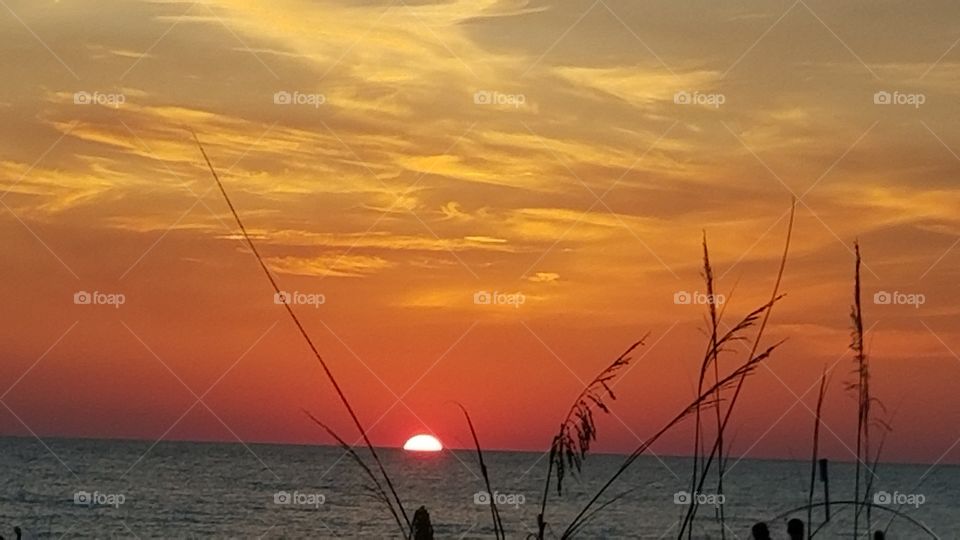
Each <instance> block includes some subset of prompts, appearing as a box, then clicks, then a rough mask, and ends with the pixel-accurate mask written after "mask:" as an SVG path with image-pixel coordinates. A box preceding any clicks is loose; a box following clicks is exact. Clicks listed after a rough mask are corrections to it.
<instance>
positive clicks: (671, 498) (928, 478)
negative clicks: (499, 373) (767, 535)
mask: <svg viewBox="0 0 960 540" xmlns="http://www.w3.org/2000/svg"><path fill="white" fill-rule="evenodd" d="M359 451H360V452H361V454H363V453H364V452H365V450H362V449H361V450H359ZM380 452H381V454H382V457H383V459H384V462H385V465H386V467H387V470H388V471H390V472H391V474H392V476H393V478H394V482H395V484H396V487H397V490H398V492H399V493H400V496H401V498H402V500H403V501H404V505H405V507H406V509H407V512H408V513H410V515H411V517H412V514H413V511H414V510H415V509H416V508H418V507H419V506H420V505H423V506H425V507H426V508H427V509H428V510H429V512H430V516H431V520H432V522H433V527H434V531H435V534H436V536H437V537H438V538H491V537H493V529H492V526H491V522H490V511H489V507H488V506H486V505H485V504H484V503H485V502H486V500H487V498H488V497H489V495H488V494H486V492H485V491H484V484H483V481H482V477H481V476H480V474H479V466H478V465H477V462H476V457H475V454H474V453H473V452H471V451H460V450H457V451H444V452H442V453H439V454H411V453H406V452H403V451H400V450H395V449H382V450H380ZM485 458H486V461H487V466H488V469H489V471H490V475H491V480H492V482H493V488H494V492H495V493H494V495H493V496H494V497H495V498H496V500H497V501H498V503H499V508H500V513H501V517H502V520H503V524H504V527H505V528H506V530H507V533H508V537H509V538H525V537H526V536H527V535H528V534H531V533H534V532H535V530H536V516H537V513H538V511H539V504H540V499H541V496H542V492H543V479H544V475H545V474H546V467H545V466H546V459H547V458H546V456H544V455H543V454H539V453H531V452H493V451H491V452H487V453H486V454H485ZM622 459H623V458H622V456H617V455H609V454H601V455H591V456H588V458H587V460H586V462H585V465H584V471H583V475H581V476H580V477H578V478H574V477H570V476H568V478H567V480H566V482H565V484H566V486H567V488H568V489H567V490H565V492H564V494H563V496H562V497H557V495H556V493H555V492H552V493H551V494H550V498H549V503H548V507H547V521H548V523H550V525H551V527H550V530H552V532H553V533H554V534H555V535H557V536H559V533H560V532H561V531H562V530H563V529H564V527H565V526H566V525H567V524H568V523H569V522H570V520H571V518H572V517H573V516H574V515H576V513H577V512H578V511H579V509H580V508H582V506H583V504H584V502H585V501H586V500H587V499H588V498H589V496H590V495H591V494H592V493H593V492H594V491H595V490H596V488H597V487H598V486H599V485H600V484H601V483H602V482H603V481H604V480H606V479H607V478H608V477H609V476H610V474H611V473H612V472H613V471H614V470H615V469H616V467H617V466H618V465H619V464H620V463H621V461H622ZM0 470H2V471H3V474H2V476H0V479H2V482H0V535H3V536H5V537H7V538H12V537H13V532H12V531H13V526H14V525H19V526H20V527H22V528H23V529H24V530H26V531H27V532H28V533H29V534H30V535H33V536H36V537H44V538H46V537H55V538H61V537H66V538H113V537H120V538H207V537H216V538H329V537H348V538H349V537H361V536H363V537H373V538H387V537H397V536H398V534H397V527H396V524H395V523H394V522H393V521H392V518H391V517H390V515H389V513H388V512H387V511H386V510H385V509H384V507H383V506H382V505H381V504H380V503H379V502H378V501H377V500H375V499H374V498H373V497H372V496H371V492H370V491H369V490H368V489H367V487H366V479H365V477H364V476H363V475H362V474H361V473H360V470H359V468H358V466H357V465H356V464H355V463H354V462H353V461H351V460H350V459H349V458H348V457H344V452H343V451H342V450H341V449H340V448H337V447H326V446H288V445H265V444H252V445H243V444H239V443H238V444H221V443H192V442H160V443H157V444H156V445H154V444H153V443H151V442H141V441H113V440H110V441H107V440H88V439H45V440H44V441H43V442H41V441H39V440H38V439H31V438H0ZM690 470H691V460H690V459H688V458H675V457H663V458H657V457H653V456H644V457H642V458H641V459H640V460H638V461H637V462H636V463H635V464H634V468H633V469H631V470H630V472H629V473H628V474H627V475H625V476H624V477H622V478H621V479H620V481H619V482H618V484H616V489H613V490H612V491H611V492H610V493H611V494H618V493H621V492H622V491H625V490H628V489H631V488H636V489H635V490H634V491H631V492H630V493H629V494H627V495H626V496H625V497H623V498H622V499H620V500H619V501H618V502H616V503H614V504H613V505H611V506H609V507H608V508H607V509H606V510H604V511H603V512H602V513H601V514H599V515H598V516H597V518H596V519H595V520H593V521H592V522H590V523H589V524H588V525H587V526H586V527H584V528H583V529H582V530H581V532H580V534H579V537H581V538H675V537H676V536H677V532H678V528H677V527H678V522H679V521H680V519H681V518H682V516H683V513H684V511H685V510H686V506H685V505H684V504H683V503H684V501H685V500H688V499H687V497H690V495H688V494H687V493H685V492H688V491H689V490H690V487H689V475H690ZM853 471H854V467H853V465H852V464H849V463H832V464H831V470H830V485H831V499H832V500H833V501H843V500H850V499H853V495H852V490H853V482H852V479H853V477H854V472H853ZM809 474H810V464H809V463H808V462H802V461H769V460H755V459H744V460H741V461H736V460H734V459H731V461H730V464H729V466H728V475H727V477H726V478H725V486H724V493H723V496H722V498H721V497H720V496H719V494H717V493H713V492H710V490H712V489H714V488H713V482H711V483H710V484H711V485H710V487H708V488H707V489H705V490H704V493H701V494H698V495H697V496H698V497H699V498H700V500H701V501H702V502H703V506H702V507H701V511H700V514H699V516H700V517H699V519H698V521H697V524H696V528H695V530H694V537H696V538H720V537H721V535H720V525H719V523H718V521H717V520H716V519H715V515H716V513H717V509H718V508H719V507H720V506H721V505H722V507H723V511H724V514H725V517H726V527H727V528H726V531H725V532H726V538H729V539H735V538H744V539H748V538H750V527H751V525H752V524H753V523H754V522H756V521H767V522H768V523H769V526H770V529H771V531H772V533H773V538H775V539H776V538H786V533H785V521H786V518H785V517H778V516H779V515H780V514H782V513H784V512H787V511H789V510H790V509H792V508H797V507H800V506H802V505H803V504H805V503H806V500H807V490H808V489H809V479H810V476H809ZM877 477H878V478H877V480H876V485H875V486H874V490H875V491H876V494H875V495H874V499H875V501H876V502H877V504H878V507H877V508H876V509H874V510H872V512H871V520H872V522H873V524H874V528H887V527H888V526H889V529H888V534H887V538H890V539H900V538H933V537H937V536H938V537H940V538H958V537H960V536H958V531H960V468H957V467H955V466H937V467H935V468H931V467H930V466H928V465H900V464H896V465H895V464H881V465H880V467H879V468H878V470H877ZM816 490H817V491H816V499H817V500H818V501H819V500H821V498H822V484H820V483H819V481H818V482H817V486H816ZM887 509H895V510H899V511H900V512H902V513H903V514H905V515H906V516H908V517H898V518H896V519H894V520H893V521H892V522H891V521H890V519H891V517H892V516H893V514H892V513H890V512H888V511H887ZM831 510H832V519H831V522H830V524H828V525H827V526H825V527H823V528H822V529H821V530H820V532H819V533H818V534H817V538H839V537H845V538H849V537H850V536H851V534H852V527H851V526H850V523H851V519H850V518H851V515H852V510H851V508H850V506H849V505H842V504H834V505H833V506H832V509H831ZM823 516H824V512H823V510H822V509H821V508H818V509H816V510H815V511H814V523H815V524H819V523H821V522H822V521H823ZM790 517H800V518H803V519H804V520H806V511H802V512H797V513H795V514H793V515H791V516H790ZM911 519H912V520H915V522H911V521H910V520H911ZM924 527H926V528H927V529H929V530H930V531H932V533H933V534H935V535H936V536H932V535H931V533H928V532H925V531H924Z"/></svg>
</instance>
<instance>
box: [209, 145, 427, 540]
mask: <svg viewBox="0 0 960 540" xmlns="http://www.w3.org/2000/svg"><path fill="white" fill-rule="evenodd" d="M193 138H194V140H195V141H196V142H197V146H198V147H199V148H200V153H201V154H202V155H203V159H204V161H205V162H206V164H207V168H208V169H209V170H210V174H211V175H212V176H213V179H214V181H216V183H217V187H218V188H219V189H220V193H221V194H222V195H223V199H224V200H225V201H226V203H227V206H228V207H229V208H230V213H231V214H233V219H234V220H235V221H236V223H237V227H239V228H240V232H241V233H242V234H243V238H244V240H246V243H247V246H248V247H249V248H250V251H251V252H253V255H254V256H255V257H256V258H257V262H259V263H260V268H261V269H262V270H263V273H264V274H265V275H266V276H267V280H268V281H269V282H270V285H271V286H272V287H273V291H274V294H277V295H280V294H281V291H280V286H279V285H277V281H276V279H274V277H273V274H272V273H271V272H270V269H269V268H268V267H267V263H266V262H264V260H263V257H261V256H260V252H259V251H258V250H257V246H256V244H254V243H253V239H251V238H250V234H249V233H247V228H246V227H245V226H244V225H243V220H241V219H240V214H239V213H238V212H237V209H236V208H235V207H234V206H233V202H232V201H231V200H230V196H229V195H227V190H226V189H225V188H224V186H223V182H221V181H220V176H219V175H217V171H216V169H214V167H213V163H211V162H210V158H209V157H208V156H207V152H206V150H205V149H204V148H203V144H201V143H200V138H199V137H197V134H196V133H193ZM282 305H283V307H284V308H286V311H287V314H288V315H289V316H290V318H291V319H292V320H293V323H294V324H295V325H296V327H297V330H299V332H300V335H301V337H303V339H304V341H305V342H306V343H307V345H308V346H309V347H310V351H311V352H313V356H314V357H315V358H316V359H317V362H319V363H320V367H322V368H323V371H324V373H325V374H326V376H327V379H328V380H329V381H330V384H331V385H332V386H333V389H334V390H335V391H336V393H337V396H338V397H339V398H340V402H341V403H342V404H343V406H344V408H345V409H346V410H347V413H349V415H350V418H351V419H352V420H353V424H354V426H356V428H357V431H359V432H360V435H361V437H363V441H364V443H365V444H366V446H367V449H368V450H369V451H370V455H371V456H372V457H373V460H374V461H375V462H376V464H377V467H378V468H379V470H380V474H381V475H382V476H383V480H384V481H385V482H386V485H387V488H388V489H389V490H390V493H391V495H392V500H391V499H389V498H387V499H386V500H385V502H386V503H387V504H388V506H389V507H390V511H391V513H392V514H394V516H402V517H403V521H402V522H401V521H400V520H399V519H398V520H397V522H398V525H399V526H400V529H401V531H402V532H403V536H404V537H405V538H406V537H409V536H410V535H411V532H412V528H411V525H410V518H409V517H407V512H406V510H404V508H403V502H402V501H401V500H400V496H399V495H397V491H396V489H395V488H394V486H393V482H392V481H391V480H390V475H389V474H387V470H386V468H385V467H384V466H383V462H382V461H381V460H380V456H379V455H378V454H377V450H376V448H374V446H373V443H371V442H370V438H369V437H368V436H367V430H366V429H365V428H364V427H363V424H362V423H361V422H360V418H358V417H357V414H356V413H355V412H354V410H353V407H352V406H351V405H350V401H349V400H348V399H347V396H346V394H344V393H343V390H342V389H341V388H340V384H339V383H338V382H337V379H336V377H334V375H333V372H332V371H331V370H330V367H329V366H328V365H327V362H326V361H325V360H324V359H323V356H321V355H320V351H319V350H318V349H317V347H316V345H314V343H313V340H312V339H311V338H310V335H309V334H308V333H307V330H306V328H304V326H303V324H302V323H301V322H300V319H299V318H298V317H297V314H296V313H295V312H294V311H293V309H292V308H291V307H290V304H289V303H287V302H284V303H283V304H282ZM321 425H322V424H321ZM361 462H362V460H361ZM394 504H396V508H394V506H393V505H394Z"/></svg>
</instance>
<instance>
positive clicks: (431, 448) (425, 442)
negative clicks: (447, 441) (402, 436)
mask: <svg viewBox="0 0 960 540" xmlns="http://www.w3.org/2000/svg"><path fill="white" fill-rule="evenodd" d="M403 449H404V450H406V451H408V452H439V451H441V450H443V444H441V443H440V440H439V439H437V438H436V437H434V436H433V435H414V436H413V437H410V439H409V440H407V442H406V443H404V445H403Z"/></svg>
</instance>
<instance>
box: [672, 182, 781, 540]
mask: <svg viewBox="0 0 960 540" xmlns="http://www.w3.org/2000/svg"><path fill="white" fill-rule="evenodd" d="M796 210H797V203H796V200H795V199H794V200H793V201H792V202H791V204H790V219H789V221H788V223H787V234H786V239H785V241H784V245H783V254H782V255H781V256H780V266H779V268H778V270H777V277H776V280H775V281H774V285H773V291H772V292H771V293H770V302H768V303H767V304H766V305H765V306H764V307H763V308H761V309H762V310H763V313H762V316H763V318H762V320H761V322H760V325H759V327H758V329H757V333H756V335H755V336H754V338H753V344H752V346H751V348H750V354H749V355H748V357H747V358H752V357H753V356H754V355H755V354H756V352H757V350H758V348H759V346H760V341H761V339H762V337H763V333H764V331H765V330H766V328H767V323H768V322H769V320H770V313H771V312H772V310H773V305H774V304H775V303H776V302H777V301H778V300H780V298H782V295H781V294H780V284H781V283H782V282H783V274H784V271H785V270H786V266H787V257H788V255H789V253H790V242H791V240H792V237H793V223H794V217H795V216H796ZM754 313H756V311H755V312H754ZM751 315H753V314H751ZM748 318H749V316H748ZM745 320H746V319H745ZM743 323H744V321H741V323H740V324H738V325H737V327H734V330H736V329H737V328H738V327H739V326H740V325H742V324H743ZM751 325H752V324H751ZM721 341H722V340H721ZM718 345H720V343H718ZM716 349H717V350H718V351H719V350H720V349H721V347H719V346H718V347H716ZM749 374H750V372H747V373H744V374H743V376H741V377H740V379H739V380H738V381H737V383H736V385H735V386H734V390H733V395H732V396H731V398H730V400H729V404H728V405H727V409H726V412H725V413H724V414H723V422H722V423H721V425H720V429H719V430H718V432H717V438H716V440H715V441H714V445H713V448H712V449H711V451H710V455H709V457H708V458H707V461H706V463H705V465H704V472H703V474H702V475H701V478H700V482H699V483H698V484H697V486H696V490H695V491H693V492H692V493H698V492H700V491H702V490H703V485H704V482H705V481H706V471H709V469H710V466H711V464H712V462H713V460H714V459H715V458H717V457H718V455H719V460H718V461H719V467H721V473H720V475H721V477H722V476H723V472H722V470H723V468H725V467H726V464H725V460H724V459H723V448H722V447H721V445H720V444H721V442H722V439H723V437H722V435H723V434H724V433H726V430H727V425H728V424H729V422H730V418H731V417H732V416H733V410H734V407H735V406H736V403H737V400H738V399H739V398H740V394H741V392H742V391H743V386H744V383H746V378H747V376H748V375H749ZM690 499H691V501H690V506H689V507H688V509H687V515H686V516H685V517H684V520H683V524H682V525H681V527H680V532H679V534H678V536H677V538H683V533H684V532H685V531H687V527H692V523H693V520H694V519H695V517H696V512H697V508H698V504H697V498H696V497H691V498H690ZM691 534H692V533H691Z"/></svg>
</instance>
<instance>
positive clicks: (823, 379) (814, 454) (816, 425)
mask: <svg viewBox="0 0 960 540" xmlns="http://www.w3.org/2000/svg"><path fill="white" fill-rule="evenodd" d="M829 382H830V381H829V379H828V377H827V366H823V373H822V374H821V375H820V391H819V392H818V393H817V413H816V416H815V418H814V421H813V448H812V450H811V452H810V490H809V492H808V493H807V539H808V540H810V539H812V538H813V508H814V507H813V492H814V488H816V485H817V462H818V460H819V457H820V455H819V454H820V425H821V424H822V421H821V419H822V418H823V398H824V396H825V395H826V393H827V385H828V384H829Z"/></svg>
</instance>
